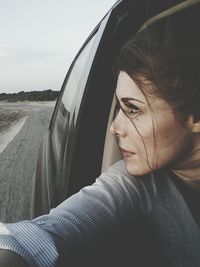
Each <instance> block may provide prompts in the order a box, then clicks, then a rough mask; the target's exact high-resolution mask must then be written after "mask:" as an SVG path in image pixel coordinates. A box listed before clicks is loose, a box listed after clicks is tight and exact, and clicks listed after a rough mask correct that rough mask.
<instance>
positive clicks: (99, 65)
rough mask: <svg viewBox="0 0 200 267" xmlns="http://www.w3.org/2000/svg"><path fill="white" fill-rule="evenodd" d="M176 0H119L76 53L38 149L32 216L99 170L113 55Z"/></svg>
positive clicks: (111, 87) (112, 85)
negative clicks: (144, 24) (149, 19)
mask: <svg viewBox="0 0 200 267" xmlns="http://www.w3.org/2000/svg"><path fill="white" fill-rule="evenodd" d="M179 2H181V1H166V2H164V1H147V0H146V1H145V0H131V1H130V0H122V1H118V2H117V3H116V4H115V5H114V6H113V7H112V8H111V10H110V11H109V12H108V13H107V14H106V15H105V17H104V18H103V19H102V21H101V22H100V23H99V25H98V26H97V27H96V28H95V30H94V31H93V32H92V33H91V35H90V36H89V38H88V39H87V40H86V42H85V43H84V45H83V46H82V48H81V49H80V51H79V52H78V54H77V56H76V57H75V59H74V61H73V63H72V65H71V67H70V69H69V71H68V73H67V76H66V78H65V81H64V83H63V86H62V89H61V92H60V96H59V99H58V101H57V104H56V107H55V110H54V113H53V117H52V120H51V124H50V127H49V130H48V132H47V134H46V136H45V138H44V140H43V142H42V145H41V147H40V150H39V153H38V159H37V167H36V172H35V176H34V189H33V201H32V217H35V216H38V215H40V214H41V213H46V212H48V211H49V210H50V209H51V208H53V207H55V206H56V205H58V204H59V203H60V202H61V201H63V200H64V199H66V198H67V197H69V196H70V195H72V194H74V193H75V192H77V191H78V190H80V189H81V188H82V187H84V186H86V185H89V184H92V183H93V182H94V180H95V178H96V177H98V176H99V175H100V173H101V167H102V159H103V151H104V143H105V135H106V128H107V122H108V116H109V113H110V108H111V103H112V98H113V94H114V90H115V83H116V78H115V76H114V75H113V61H114V59H115V58H116V55H117V54H118V52H119V50H120V48H121V46H122V45H123V43H124V42H125V41H126V40H128V39H129V38H130V37H131V36H133V35H134V34H136V33H137V31H138V30H139V28H140V27H141V25H143V23H144V22H145V21H146V20H147V19H148V18H151V17H152V16H154V15H156V14H158V13H160V12H161V11H163V10H165V9H166V8H168V7H170V6H171V5H172V4H174V3H179Z"/></svg>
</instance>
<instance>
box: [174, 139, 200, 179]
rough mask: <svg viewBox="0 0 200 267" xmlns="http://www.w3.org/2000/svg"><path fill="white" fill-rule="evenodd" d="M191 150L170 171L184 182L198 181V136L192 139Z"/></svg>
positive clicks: (199, 176) (199, 165)
mask: <svg viewBox="0 0 200 267" xmlns="http://www.w3.org/2000/svg"><path fill="white" fill-rule="evenodd" d="M192 147H193V149H192V150H191V151H190V153H189V154H188V155H187V157H186V158H184V159H183V160H182V161H181V162H179V163H178V164H176V166H174V167H173V168H172V171H173V172H174V173H175V174H176V175H177V176H179V177H180V178H182V179H184V180H185V181H196V180H199V181H200V136H199V135H198V136H196V138H194V139H193V146H192Z"/></svg>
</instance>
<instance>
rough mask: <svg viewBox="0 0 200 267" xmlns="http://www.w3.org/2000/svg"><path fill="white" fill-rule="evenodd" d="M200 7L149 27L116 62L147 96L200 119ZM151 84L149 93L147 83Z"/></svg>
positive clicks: (116, 65)
mask: <svg viewBox="0 0 200 267" xmlns="http://www.w3.org/2000/svg"><path fill="white" fill-rule="evenodd" d="M199 14H200V5H199V4H198V5H196V6H195V7H194V8H189V9H187V10H185V11H181V12H180V13H178V14H175V15H171V16H169V17H167V18H164V19H161V20H160V21H158V22H156V23H154V24H152V25H150V26H148V28H146V29H145V30H143V31H141V32H139V33H138V34H137V35H136V36H134V37H133V38H131V39H130V40H129V41H128V42H127V43H126V44H125V45H124V46H123V47H122V49H121V51H120V54H119V56H118V58H117V60H116V62H115V70H116V72H117V73H119V72H120V71H125V72H126V73H127V74H128V75H129V76H130V77H131V78H132V79H133V80H134V81H135V82H136V84H137V85H138V87H139V88H140V89H141V90H142V92H143V93H144V95H147V94H155V95H157V96H160V97H162V98H163V99H165V100H166V101H167V102H168V103H169V104H170V105H171V107H172V108H173V109H174V110H175V111H177V112H178V113H180V114H183V115H184V117H187V116H188V115H193V116H194V118H196V119H200V35H199V33H198V30H197V29H198V27H199V25H200V15H199ZM147 82H148V83H150V84H151V88H153V91H152V89H151V90H149V89H148V88H149V87H148V86H146V83H147Z"/></svg>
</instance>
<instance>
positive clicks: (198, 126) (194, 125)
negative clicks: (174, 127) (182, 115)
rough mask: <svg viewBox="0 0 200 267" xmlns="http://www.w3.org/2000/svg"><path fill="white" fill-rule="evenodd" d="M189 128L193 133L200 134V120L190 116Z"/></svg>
mask: <svg viewBox="0 0 200 267" xmlns="http://www.w3.org/2000/svg"><path fill="white" fill-rule="evenodd" d="M188 126H189V128H190V129H191V131H192V132H193V133H200V119H199V118H198V119H196V118H194V116H193V115H190V117H189V118H188Z"/></svg>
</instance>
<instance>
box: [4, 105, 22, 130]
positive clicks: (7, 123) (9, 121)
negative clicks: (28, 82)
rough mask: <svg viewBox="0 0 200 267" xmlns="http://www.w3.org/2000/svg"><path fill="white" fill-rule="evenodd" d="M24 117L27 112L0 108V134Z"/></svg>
mask: <svg viewBox="0 0 200 267" xmlns="http://www.w3.org/2000/svg"><path fill="white" fill-rule="evenodd" d="M26 115H27V112H26V111H25V110H23V109H18V110H13V109H7V108H6V109H5V108H0V132H3V131H6V130H7V129H9V128H10V127H11V126H13V125H14V124H16V123H17V122H18V121H19V120H20V119H21V118H23V117H24V116H26Z"/></svg>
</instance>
